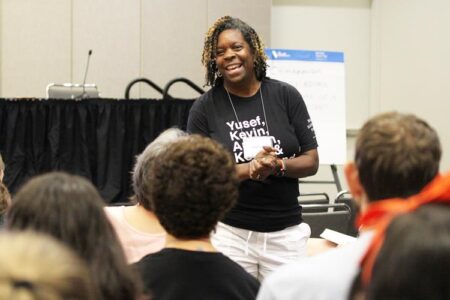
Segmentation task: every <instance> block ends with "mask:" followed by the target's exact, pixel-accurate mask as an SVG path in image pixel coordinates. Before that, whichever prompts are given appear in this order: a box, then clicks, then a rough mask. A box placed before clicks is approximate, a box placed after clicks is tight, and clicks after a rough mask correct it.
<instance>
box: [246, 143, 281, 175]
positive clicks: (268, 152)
mask: <svg viewBox="0 0 450 300" xmlns="http://www.w3.org/2000/svg"><path fill="white" fill-rule="evenodd" d="M278 160H279V158H278V157H277V150H276V149H275V148H273V147H270V146H264V147H263V150H261V151H259V152H258V154H256V156H255V158H254V159H253V160H251V161H250V163H249V176H250V179H252V180H257V181H264V180H265V179H266V178H267V177H268V176H269V175H272V174H274V173H275V172H276V169H277V168H278Z"/></svg>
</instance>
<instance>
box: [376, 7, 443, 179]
mask: <svg viewBox="0 0 450 300" xmlns="http://www.w3.org/2000/svg"><path fill="white" fill-rule="evenodd" d="M374 5H376V8H377V9H376V10H374V11H373V12H374V14H375V15H374V18H377V19H378V20H379V21H378V22H377V23H376V25H377V26H376V27H374V28H373V35H376V36H378V44H376V45H374V47H376V48H377V49H378V51H377V54H378V55H377V56H375V57H374V60H375V63H374V64H375V65H378V66H379V70H378V74H379V78H378V79H377V80H376V81H374V84H376V86H375V89H374V99H373V101H374V102H375V105H373V106H374V107H378V109H379V111H388V110H398V111H401V112H410V113H414V114H416V115H418V116H420V117H422V118H424V119H425V120H427V121H428V122H429V123H430V124H431V125H432V126H433V127H435V128H436V130H437V131H438V134H439V136H440V138H441V142H442V146H443V160H442V164H441V169H442V170H443V171H448V170H450V154H449V153H450V144H449V143H448V141H449V140H450V130H449V129H448V128H449V121H448V115H449V111H450V89H449V82H450V75H449V70H450V60H449V59H448V54H449V53H450V39H449V36H450V18H449V12H450V2H449V1H447V0H431V1H420V0H397V1H387V0H374Z"/></svg>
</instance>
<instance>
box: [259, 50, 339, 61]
mask: <svg viewBox="0 0 450 300" xmlns="http://www.w3.org/2000/svg"><path fill="white" fill-rule="evenodd" d="M265 52H266V55H267V57H268V58H269V59H270V60H303V61H318V62H320V61H323V62H344V52H332V51H308V50H289V49H270V48H267V49H265Z"/></svg>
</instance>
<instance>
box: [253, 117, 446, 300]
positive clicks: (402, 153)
mask: <svg viewBox="0 0 450 300" xmlns="http://www.w3.org/2000/svg"><path fill="white" fill-rule="evenodd" d="M440 158H441V146H440V142H439V138H438V136H437V134H436V131H435V130H434V129H433V128H431V127H430V126H429V125H428V124H427V123H426V122H425V121H424V120H422V119H420V118H418V117H416V116H414V115H410V114H401V113H396V112H390V113H384V114H380V115H378V116H375V117H373V118H372V119H370V120H369V121H367V122H366V124H364V126H363V127H362V128H361V130H360V132H359V134H358V137H357V141H356V149H355V157H354V161H353V162H350V163H348V164H347V165H346V166H345V175H346V179H347V184H348V187H349V189H350V192H351V193H352V196H353V198H354V199H355V201H356V202H357V203H358V204H359V206H360V209H361V212H364V211H366V210H367V208H368V206H369V205H371V203H376V202H378V201H381V200H383V199H388V198H393V197H397V198H399V199H400V200H399V201H400V202H401V201H405V199H407V198H408V197H411V196H412V195H415V194H417V193H419V192H420V191H421V190H422V189H423V188H424V187H425V186H426V185H427V184H428V183H429V182H431V181H432V180H433V179H434V178H435V177H436V175H437V174H438V172H439V163H440ZM361 224H363V226H362V227H361V228H360V236H359V238H358V240H357V241H356V242H354V243H353V244H350V245H347V246H343V247H339V248H336V249H332V250H329V251H326V252H324V253H322V254H318V255H315V256H312V257H310V258H307V259H303V260H301V261H298V262H296V263H291V264H287V265H285V266H283V267H281V268H279V269H278V270H276V271H275V272H274V273H273V274H271V275H270V276H269V277H268V278H267V280H266V281H264V282H263V284H262V286H261V289H260V292H259V294H258V298H257V299H258V300H274V299H283V300H289V299H302V300H307V299H321V300H328V299H329V300H339V299H348V296H349V291H350V288H351V286H352V282H353V280H354V278H355V277H356V276H357V274H358V271H359V266H360V261H361V258H362V257H363V256H364V253H365V252H366V250H367V248H368V246H369V245H370V243H371V241H372V239H373V236H374V227H373V225H375V224H376V222H375V223H373V224H372V223H365V222H364V223H361Z"/></svg>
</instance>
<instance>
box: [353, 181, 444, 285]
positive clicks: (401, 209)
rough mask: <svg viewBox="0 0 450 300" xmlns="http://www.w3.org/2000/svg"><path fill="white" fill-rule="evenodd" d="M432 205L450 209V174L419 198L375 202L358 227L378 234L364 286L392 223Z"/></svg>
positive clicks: (369, 252) (370, 250)
mask: <svg viewBox="0 0 450 300" xmlns="http://www.w3.org/2000/svg"><path fill="white" fill-rule="evenodd" d="M428 203H447V204H448V205H450V173H448V174H446V175H438V176H436V178H434V179H433V181H431V182H430V183H429V184H428V185H427V186H425V188H424V189H423V190H422V191H421V192H420V193H419V194H417V195H414V196H411V197H409V198H407V199H402V198H392V199H387V200H382V201H377V202H374V203H372V204H370V205H369V207H368V209H367V211H366V212H365V213H363V214H362V215H361V216H360V217H359V218H358V221H357V224H358V226H363V227H370V228H374V230H375V234H374V237H373V239H372V242H371V244H370V246H369V248H368V249H367V252H366V254H365V255H364V257H363V259H362V261H361V266H362V274H361V276H362V278H361V279H362V283H363V284H364V285H367V284H368V283H369V282H370V278H371V275H372V268H373V265H374V263H375V260H376V257H377V255H378V252H379V251H380V248H381V246H382V245H383V241H384V235H385V231H386V229H387V227H388V225H389V223H390V222H391V221H392V219H393V218H394V217H396V216H398V215H400V214H404V213H408V212H411V211H414V210H416V209H417V208H418V207H420V206H422V205H424V204H428Z"/></svg>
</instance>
